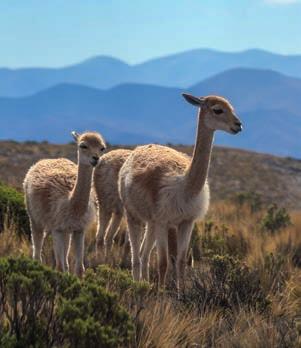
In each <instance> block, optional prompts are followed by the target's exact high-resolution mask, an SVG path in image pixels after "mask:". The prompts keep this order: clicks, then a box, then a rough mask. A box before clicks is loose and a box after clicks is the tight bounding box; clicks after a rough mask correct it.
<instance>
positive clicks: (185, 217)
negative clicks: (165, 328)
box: [119, 96, 241, 288]
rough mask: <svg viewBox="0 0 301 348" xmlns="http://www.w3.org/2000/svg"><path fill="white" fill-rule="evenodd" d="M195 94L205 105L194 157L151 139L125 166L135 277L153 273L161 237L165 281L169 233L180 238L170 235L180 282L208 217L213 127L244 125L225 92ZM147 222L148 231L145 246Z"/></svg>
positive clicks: (122, 192) (122, 175)
mask: <svg viewBox="0 0 301 348" xmlns="http://www.w3.org/2000/svg"><path fill="white" fill-rule="evenodd" d="M188 99H189V98H188ZM195 100H196V102H197V103H198V102H199V103H200V105H202V109H201V111H200V113H199V122H198V123H199V124H198V131H197V137H196V144H195V149H194V154H193V159H192V160H190V159H189V157H188V156H186V155H184V154H182V153H180V152H178V151H176V150H173V149H171V148H169V147H166V146H161V145H146V146H139V147H137V148H136V149H135V150H134V151H133V152H132V154H131V155H130V156H129V157H128V159H127V160H126V161H125V163H124V165H123V166H122V168H121V170H120V175H119V190H120V195H121V199H122V201H123V203H124V207H125V210H126V215H127V219H128V225H129V234H130V241H131V248H132V265H133V277H134V279H140V278H144V279H148V262H149V254H150V251H151V250H152V248H153V246H154V244H155V243H156V246H157V251H158V269H159V285H162V286H164V284H165V277H166V270H167V263H168V258H167V255H168V234H169V239H170V238H172V236H176V239H177V240H176V241H175V242H174V243H172V242H171V241H170V254H171V255H172V256H173V255H176V257H177V279H178V282H177V283H178V288H180V286H181V284H180V283H183V282H182V279H183V274H184V269H185V257H186V254H187V249H188V246H189V242H190V237H191V232H192V228H193V224H194V222H195V220H198V219H201V218H203V217H204V215H205V214H206V212H207V210H208V206H209V187H208V183H207V174H208V167H209V163H210V155H211V147H212V141H213V133H214V130H215V129H222V130H225V131H227V132H230V133H232V132H234V131H235V132H236V130H237V131H239V130H241V126H240V125H238V122H239V120H238V118H237V117H236V116H235V114H234V110H233V107H232V106H231V105H230V103H229V102H228V101H226V100H225V99H224V98H222V97H218V96H209V97H206V98H201V99H197V98H194V97H193V99H192V103H193V104H194V105H195ZM188 101H189V102H191V101H190V100H188ZM212 108H222V109H223V112H222V114H221V115H220V116H219V117H218V116H217V115H215V114H214V111H213V110H212ZM232 129H234V130H232ZM144 224H146V226H147V228H146V234H145V236H144V239H143V243H142V245H141V247H140V244H139V242H138V241H139V240H140V238H141V235H142V233H143V228H142V226H143V225H144ZM168 231H173V233H168ZM139 248H140V257H139ZM174 248H177V250H174ZM140 263H141V264H140ZM139 267H140V271H139Z"/></svg>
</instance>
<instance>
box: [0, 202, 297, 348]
mask: <svg viewBox="0 0 301 348" xmlns="http://www.w3.org/2000/svg"><path fill="white" fill-rule="evenodd" d="M250 203H252V202H248V201H247V202H245V203H241V201H237V202H236V203H233V202H230V201H219V202H216V203H214V204H212V206H211V208H210V212H209V214H208V216H207V218H206V220H205V221H204V222H202V223H199V224H198V226H197V227H196V228H195V230H194V236H193V242H192V248H191V251H190V257H189V258H190V262H189V263H190V265H189V266H188V274H187V281H186V290H185V293H184V294H183V296H182V298H181V300H177V298H176V294H175V292H174V285H173V283H172V280H171V281H170V284H169V287H168V288H167V290H166V291H164V292H161V291H160V292H157V290H156V289H155V286H154V287H153V290H152V291H151V292H150V293H149V296H146V297H145V298H143V299H140V301H138V302H137V303H129V302H128V299H127V297H126V296H124V297H123V298H122V299H121V301H122V303H123V304H124V306H125V307H126V308H127V309H128V311H129V312H130V313H131V315H132V317H133V318H134V321H135V340H134V342H133V346H134V347H141V348H142V347H143V348H144V347H150V348H151V347H160V348H161V347H300V346H301V341H300V330H301V268H300V267H301V215H300V213H297V212H291V213H290V220H291V222H289V221H288V220H287V219H286V218H287V216H286V214H285V212H283V211H282V212H281V211H279V210H277V209H276V210H275V211H273V212H271V210H270V214H268V215H267V208H266V207H265V208H262V209H259V210H257V209H256V208H258V207H255V209H254V207H253V208H252V209H251V207H250ZM275 212H276V213H277V212H278V213H279V214H280V218H279V216H278V215H277V214H276V213H275ZM281 217H282V218H281ZM267 221H268V222H269V223H267ZM273 223H274V225H273ZM271 226H272V227H273V226H274V227H275V228H272V227H271ZM94 236H95V229H92V230H91V231H89V232H88V233H87V235H86V254H85V263H86V265H87V266H88V267H92V268H94V267H95V266H96V265H98V264H101V263H105V262H106V260H104V257H103V255H102V253H101V254H100V255H99V256H96V255H95V252H94ZM51 244H52V243H51V238H50V237H48V239H47V240H46V243H45V247H44V251H43V259H44V262H45V263H47V264H48V265H53V255H52V245H51ZM119 244H122V232H121V235H120V238H119V240H117V241H116V243H115V245H114V249H113V251H112V255H111V257H110V260H109V264H110V265H112V266H113V267H114V268H118V267H123V268H126V269H127V268H129V266H130V255H129V252H128V250H127V249H125V258H124V259H123V252H124V246H123V245H119ZM21 254H24V255H28V256H30V254H31V246H30V243H29V241H27V240H25V239H24V240H21V241H20V239H18V238H17V237H16V233H15V231H14V228H13V226H10V227H7V228H6V230H5V231H4V232H3V233H1V234H0V257H1V256H8V255H15V256H18V255H21ZM72 260H73V255H72V251H71V255H70V261H71V268H72ZM191 260H193V262H191ZM191 263H193V267H191ZM151 277H152V281H153V282H154V283H156V278H157V276H156V254H155V252H154V253H153V255H152V259H151Z"/></svg>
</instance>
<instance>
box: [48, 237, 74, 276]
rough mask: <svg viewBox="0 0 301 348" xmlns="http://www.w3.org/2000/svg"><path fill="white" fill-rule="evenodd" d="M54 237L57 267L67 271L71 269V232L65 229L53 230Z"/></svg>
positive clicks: (59, 269)
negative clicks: (69, 256)
mask: <svg viewBox="0 0 301 348" xmlns="http://www.w3.org/2000/svg"><path fill="white" fill-rule="evenodd" d="M52 239H53V249H54V255H55V263H56V269H57V270H58V271H61V272H67V271H69V263H68V255H69V249H70V234H69V233H65V232H63V231H53V232H52Z"/></svg>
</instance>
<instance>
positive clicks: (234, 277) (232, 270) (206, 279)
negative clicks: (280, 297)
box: [184, 255, 269, 312]
mask: <svg viewBox="0 0 301 348" xmlns="http://www.w3.org/2000/svg"><path fill="white" fill-rule="evenodd" d="M205 268H207V270H206V271H202V272H200V271H195V272H194V273H192V274H191V279H190V284H191V285H190V287H189V288H188V289H187V290H186V292H185V294H184V295H185V296H184V301H185V302H186V303H188V304H190V305H192V306H196V307H197V308H199V310H200V311H201V312H203V311H204V310H206V309H208V308H211V309H212V308H219V309H224V310H228V309H231V310H234V309H238V308H240V307H242V306H243V307H245V308H247V309H254V310H259V311H264V310H266V309H267V307H268V306H269V300H268V299H267V296H266V293H265V292H264V290H263V287H262V286H261V282H260V277H259V274H258V271H257V270H256V269H250V268H249V267H248V266H247V265H246V264H245V263H243V262H242V261H240V260H238V259H235V258H234V257H232V256H229V255H223V256H220V255H216V256H213V257H212V258H210V259H209V262H208V267H205Z"/></svg>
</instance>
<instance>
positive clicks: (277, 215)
mask: <svg viewBox="0 0 301 348" xmlns="http://www.w3.org/2000/svg"><path fill="white" fill-rule="evenodd" d="M289 225H291V218H290V216H289V214H288V212H287V211H286V209H285V208H278V206H277V204H272V205H270V206H269V207H268V210H267V212H266V214H265V215H264V217H263V218H262V220H261V227H262V229H263V230H265V231H268V232H271V233H275V232H277V231H279V230H282V229H284V228H286V227H288V226H289Z"/></svg>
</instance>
